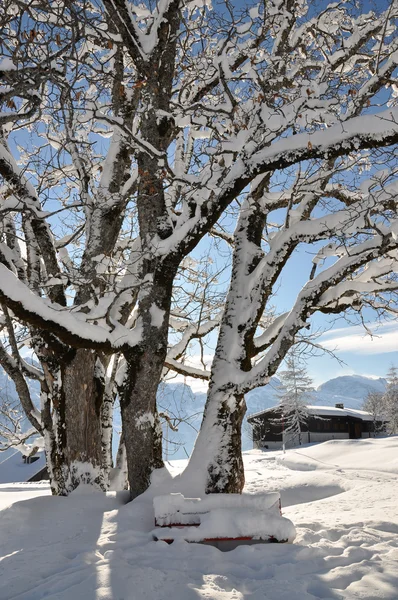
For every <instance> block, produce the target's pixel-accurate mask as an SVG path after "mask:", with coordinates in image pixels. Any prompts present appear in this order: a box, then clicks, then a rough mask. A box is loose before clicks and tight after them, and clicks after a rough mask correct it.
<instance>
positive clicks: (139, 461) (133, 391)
mask: <svg viewBox="0 0 398 600" xmlns="http://www.w3.org/2000/svg"><path fill="white" fill-rule="evenodd" d="M163 361H164V358H163V359H162V358H161V357H159V356H158V355H156V346H152V347H151V346H150V344H148V349H147V351H145V352H143V353H142V354H141V355H140V357H137V356H134V357H132V358H131V360H130V361H129V362H128V367H127V372H126V381H125V384H124V390H123V395H122V396H121V398H120V407H121V411H122V420H123V432H124V435H125V445H126V456H127V468H128V479H129V487H130V493H131V497H132V498H135V497H136V496H139V495H140V494H142V493H143V492H145V490H146V489H147V488H148V487H149V484H150V481H151V475H152V472H153V471H154V470H155V469H160V468H162V467H163V466H164V465H163V459H162V429H161V427H160V423H159V417H158V413H157V409H156V392H157V388H158V384H159V380H160V375H161V372H162V368H163Z"/></svg>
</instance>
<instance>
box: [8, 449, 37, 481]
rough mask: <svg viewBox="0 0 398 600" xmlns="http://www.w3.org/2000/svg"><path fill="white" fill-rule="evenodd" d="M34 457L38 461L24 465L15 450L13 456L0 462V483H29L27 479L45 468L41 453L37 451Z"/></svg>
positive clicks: (19, 453)
mask: <svg viewBox="0 0 398 600" xmlns="http://www.w3.org/2000/svg"><path fill="white" fill-rule="evenodd" d="M35 456H37V457H38V460H36V461H35V462H32V463H25V462H24V461H23V457H22V454H21V452H19V450H17V451H15V452H14V454H12V455H11V456H8V457H7V458H6V459H5V460H3V461H2V462H0V483H14V482H22V481H29V479H31V478H32V477H34V475H36V474H37V473H38V472H39V471H41V470H42V469H43V468H44V467H45V466H46V458H45V455H44V452H43V451H39V452H38V453H37V454H36V455H35ZM0 460H1V454H0Z"/></svg>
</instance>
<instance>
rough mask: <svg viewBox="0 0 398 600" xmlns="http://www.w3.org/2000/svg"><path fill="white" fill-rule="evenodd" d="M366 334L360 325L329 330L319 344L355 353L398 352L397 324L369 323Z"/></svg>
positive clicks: (331, 348) (338, 350)
mask: <svg viewBox="0 0 398 600" xmlns="http://www.w3.org/2000/svg"><path fill="white" fill-rule="evenodd" d="M369 329H370V330H371V331H372V334H373V335H372V336H370V335H369V334H367V333H366V332H365V330H364V328H363V327H362V326H361V325H356V326H352V327H345V328H340V329H335V330H334V331H329V332H327V333H326V334H325V335H323V336H322V338H321V340H320V341H321V344H322V345H323V346H325V347H326V348H328V349H330V350H336V351H337V352H355V353H356V354H383V353H387V352H398V324H397V323H385V324H383V325H379V324H378V323H371V324H370V325H369Z"/></svg>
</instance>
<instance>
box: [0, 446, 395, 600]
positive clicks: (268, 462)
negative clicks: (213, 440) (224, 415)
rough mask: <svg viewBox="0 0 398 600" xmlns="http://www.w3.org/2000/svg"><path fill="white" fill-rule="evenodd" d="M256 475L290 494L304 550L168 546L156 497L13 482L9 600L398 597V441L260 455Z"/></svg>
mask: <svg viewBox="0 0 398 600" xmlns="http://www.w3.org/2000/svg"><path fill="white" fill-rule="evenodd" d="M182 466H183V463H182V461H179V462H177V463H174V464H173V465H172V471H173V472H174V473H177V472H178V471H179V470H180V469H181V467H182ZM245 466H246V476H247V486H246V491H248V492H251V493H258V492H267V491H273V490H280V491H281V496H282V505H283V507H284V515H285V516H287V517H288V518H290V519H291V520H292V521H293V522H294V523H295V525H296V528H297V538H296V540H295V542H294V543H293V544H291V545H289V544H265V545H254V546H241V547H239V548H237V549H235V550H233V551H232V552H227V553H222V552H220V551H219V550H217V549H216V548H213V547H209V546H203V545H199V544H188V543H186V542H184V541H177V542H174V544H172V545H171V546H168V545H167V544H165V543H164V542H153V541H152V540H151V537H150V534H149V531H150V530H152V529H153V511H152V509H151V503H150V501H149V499H148V498H146V499H143V500H139V501H136V502H133V503H129V504H124V501H125V495H124V494H123V493H120V494H117V493H109V494H108V495H107V496H105V495H103V494H101V493H98V492H92V491H90V490H89V489H86V488H83V489H79V490H77V491H76V492H75V493H74V494H72V495H71V496H70V497H68V498H53V497H51V496H50V495H49V493H50V492H49V488H48V486H47V485H46V484H42V483H39V484H38V483H35V484H19V485H18V484H4V485H1V486H0V557H1V558H0V598H1V600H17V599H18V600H42V599H44V598H46V599H48V600H94V599H95V600H168V599H169V598H170V599H171V598H172V599H173V600H199V599H206V600H242V599H245V600H313V599H314V598H315V599H320V598H322V599H329V600H337V599H347V600H355V599H358V600H359V599H361V600H376V599H377V600H381V599H389V600H397V598H398V437H394V438H388V439H378V440H358V441H357V440H344V441H330V442H325V443H324V444H319V445H314V446H307V447H303V448H302V449H300V450H289V451H287V452H286V454H285V455H282V454H281V453H279V452H264V453H263V452H261V451H250V452H248V453H246V454H245ZM162 485H163V487H162ZM162 485H161V484H159V486H160V487H159V489H160V488H162V489H161V491H162V493H163V492H164V489H163V488H164V485H165V483H163V484H162Z"/></svg>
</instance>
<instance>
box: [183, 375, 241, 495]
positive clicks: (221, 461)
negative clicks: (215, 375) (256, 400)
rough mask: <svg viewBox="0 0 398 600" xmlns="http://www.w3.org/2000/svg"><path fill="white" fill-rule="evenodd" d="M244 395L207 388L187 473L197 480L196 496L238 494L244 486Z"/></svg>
mask: <svg viewBox="0 0 398 600" xmlns="http://www.w3.org/2000/svg"><path fill="white" fill-rule="evenodd" d="M245 413H246V402H245V399H244V396H239V395H235V394H233V393H228V392H226V391H225V390H222V391H221V390H217V389H216V386H214V385H213V386H210V389H209V393H208V396H207V401H206V406H205V410H204V415H203V421H202V425H201V428H200V433H199V435H198V439H197V440H196V443H195V447H194V450H193V453H192V456H191V459H190V462H189V465H188V467H187V473H189V474H191V475H192V476H194V474H196V475H195V477H196V478H199V473H202V474H203V475H204V479H203V481H202V482H201V483H200V484H199V485H201V487H202V489H199V490H198V492H199V493H203V492H205V493H206V494H215V493H223V494H240V493H241V492H242V490H243V487H244V485H245V474H244V468H243V459H242V422H243V418H244V416H245Z"/></svg>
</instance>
